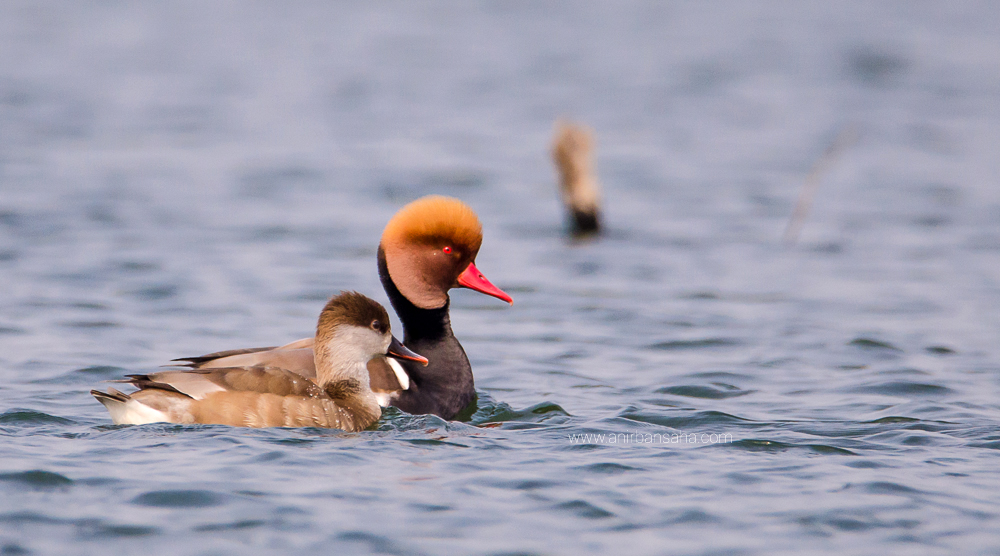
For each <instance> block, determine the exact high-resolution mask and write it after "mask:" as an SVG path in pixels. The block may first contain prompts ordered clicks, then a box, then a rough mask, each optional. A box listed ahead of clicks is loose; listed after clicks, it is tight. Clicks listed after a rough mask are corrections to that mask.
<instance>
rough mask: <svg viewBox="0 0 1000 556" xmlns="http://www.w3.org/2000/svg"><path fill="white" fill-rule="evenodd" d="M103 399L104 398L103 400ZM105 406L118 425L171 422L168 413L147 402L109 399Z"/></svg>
mask: <svg viewBox="0 0 1000 556" xmlns="http://www.w3.org/2000/svg"><path fill="white" fill-rule="evenodd" d="M102 401H103V400H102ZM108 401H109V402H110V403H105V404H104V407H106V408H108V413H110V414H111V420H112V421H114V423H115V424H116V425H147V424H149V423H169V422H170V420H169V419H167V415H166V414H165V413H163V412H162V411H157V410H155V409H153V408H152V407H149V406H148V405H146V404H143V403H140V402H137V401H135V400H129V401H127V402H125V403H122V402H119V401H116V400H108Z"/></svg>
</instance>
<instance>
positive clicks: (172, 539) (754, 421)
mask: <svg viewBox="0 0 1000 556" xmlns="http://www.w3.org/2000/svg"><path fill="white" fill-rule="evenodd" d="M998 29H1000V8H998V7H997V5H996V4H994V3H990V2H948V3H943V2H899V3H885V2H880V3H866V2H833V3H823V2H670V3H667V2H648V3H647V2H614V3H611V2H567V3H547V2H546V3H537V2H504V3H489V2H444V3H437V2H407V3H402V2H398V3H393V2H390V3H318V2H317V3H308V2H307V3H208V4H205V3H199V2H190V3H169V4H166V3H165V4H158V3H156V4H154V3H149V4H129V3H108V2H97V3H73V4H58V3H35V2H7V3H4V4H3V5H2V6H0V285H2V286H3V288H2V293H0V373H2V379H3V380H2V381H0V433H2V438H3V441H2V443H0V501H2V507H0V553H3V554H111V553H119V554H140V553H141V554H257V553H274V554H289V553H293V552H294V553H302V554H332V553H366V552H378V553H386V554H500V553H528V554H580V553H608V554H611V553H616V554H762V555H763V554H802V553H810V552H814V553H830V554H872V553H878V554H929V553H942V554H958V553H962V554H977V553H978V554H991V553H996V552H997V551H998V550H1000V534H998V532H997V531H998V526H1000V494H998V487H1000V481H998V478H997V473H996V469H997V465H998V461H1000V460H998V455H1000V452H998V450H1000V403H998V399H1000V398H998V393H1000V342H998V340H1000V156H997V154H998V152H1000V149H998V147H1000V102H998V99H1000V31H998ZM559 117H569V118H573V119H576V120H579V121H582V122H584V123H586V124H588V125H590V126H591V127H593V128H594V130H595V133H596V137H597V141H598V151H597V154H598V157H597V167H598V171H599V175H600V179H601V182H602V183H603V186H604V196H605V200H606V203H605V210H606V221H607V224H608V227H607V231H606V233H605V234H604V235H603V236H602V237H601V238H599V239H597V240H594V241H586V242H574V241H571V240H568V239H567V238H566V236H565V233H564V223H563V214H562V211H561V208H560V206H559V205H558V202H557V195H556V189H555V176H554V172H553V169H552V167H551V163H550V161H549V158H548V148H549V140H550V137H551V134H552V131H553V124H554V122H555V120H556V119H557V118H559ZM845 129H851V130H854V132H855V133H856V137H857V140H856V141H854V142H853V143H852V144H851V145H850V146H848V147H847V148H845V149H844V150H843V151H841V152H840V153H839V154H838V155H837V156H836V157H834V160H832V161H831V162H830V164H829V165H828V166H827V169H826V170H825V171H824V172H823V173H822V176H821V179H820V186H819V189H818V194H817V196H816V198H815V201H814V204H813V207H812V211H811V213H810V214H809V216H808V218H807V220H806V221H805V223H804V227H803V231H802V235H801V238H800V239H799V241H798V242H797V243H796V244H794V245H791V246H786V245H785V244H783V243H782V241H781V237H782V233H783V232H784V230H785V226H786V224H787V222H788V218H789V215H790V214H791V212H792V208H793V206H794V204H795V202H796V199H797V197H798V195H799V191H800V190H801V188H802V185H803V183H804V182H805V180H806V176H807V175H808V174H809V172H810V170H811V168H813V166H814V165H815V164H816V163H817V161H818V160H819V159H820V157H821V155H822V153H823V152H824V150H825V149H827V147H828V146H829V145H830V144H831V143H833V142H834V141H835V138H836V137H837V136H838V134H841V133H843V131H844V130H845ZM431 193H438V194H446V195H452V196H455V197H459V198H461V199H463V200H464V201H466V202H467V203H469V204H470V205H471V206H473V207H474V208H475V209H476V210H477V211H478V213H479V215H480V217H481V219H482V221H483V224H484V231H485V241H484V245H483V248H482V251H481V252H480V256H479V258H478V260H477V265H478V266H479V267H480V268H481V269H482V270H483V271H484V273H485V274H486V275H487V276H488V277H489V278H490V279H491V280H492V281H493V282H494V283H495V284H497V285H498V286H500V287H501V288H503V289H505V290H506V291H507V292H508V293H510V294H511V295H512V296H513V297H514V299H515V303H514V305H513V306H512V307H507V306H506V305H505V304H503V303H502V302H499V301H497V300H495V299H492V298H488V297H486V296H482V295H478V294H476V293H473V292H469V291H457V292H454V294H453V296H452V318H453V324H454V328H455V331H456V333H457V335H458V336H459V338H460V339H461V341H462V342H463V344H464V346H465V349H466V351H467V352H468V354H469V356H470V359H471V360H472V363H473V366H474V369H475V374H476V384H477V387H478V390H479V393H480V399H479V405H478V411H477V412H476V413H475V414H474V415H473V416H471V418H469V419H468V420H467V421H464V422H445V421H442V420H441V419H438V418H436V417H430V416H411V415H406V414H403V413H401V412H399V411H396V410H389V411H388V412H387V413H386V414H385V415H384V417H383V418H382V420H381V421H380V422H379V423H378V425H377V426H376V427H374V428H373V429H372V430H369V431H365V432H362V433H356V434H345V433H342V432H339V431H328V430H318V429H265V430H250V429H234V428H227V427H222V426H178V425H169V424H159V425H144V426H114V425H111V422H110V419H109V417H108V415H107V413H106V411H105V410H104V408H103V407H102V406H101V405H100V404H98V403H97V402H96V401H94V399H93V398H92V397H91V396H90V395H89V394H88V391H89V390H90V389H91V388H103V387H106V386H107V385H106V384H105V383H104V382H103V381H106V380H112V379H115V378H119V377H121V376H122V375H124V374H127V373H142V372H147V371H152V370H154V369H156V368H158V366H160V365H163V364H165V363H166V362H168V361H169V360H170V359H173V358H175V357H181V356H190V355H197V354H201V353H207V352H211V351H215V350H219V349H226V348H235V347H246V346H255V345H273V344H277V343H283V342H286V341H291V340H294V339H297V338H301V337H305V336H308V335H310V334H311V332H312V330H313V327H314V325H315V319H316V317H317V315H318V313H319V309H320V308H321V307H322V304H323V302H324V301H325V300H326V299H327V298H328V297H329V296H330V295H332V294H334V293H336V292H338V291H340V290H342V289H355V290H358V291H361V292H363V293H366V294H368V295H370V296H372V297H374V298H376V299H378V300H380V301H382V302H383V303H385V302H386V299H385V296H384V294H383V293H382V291H381V287H380V285H379V282H378V277H377V273H376V264H375V248H376V246H377V243H378V238H379V236H380V233H381V229H382V227H383V226H384V224H385V222H386V221H387V220H388V219H389V218H390V217H391V216H392V214H393V213H394V212H395V211H396V210H398V209H399V208H400V207H401V206H402V205H404V204H405V203H406V202H408V201H410V200H412V199H415V198H417V197H419V196H422V195H425V194H431ZM394 328H395V330H396V331H397V333H398V332H400V329H399V326H398V322H394ZM581 435H588V436H586V437H583V436H581ZM602 435H603V436H602Z"/></svg>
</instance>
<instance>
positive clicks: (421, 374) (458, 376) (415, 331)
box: [378, 246, 476, 419]
mask: <svg viewBox="0 0 1000 556" xmlns="http://www.w3.org/2000/svg"><path fill="white" fill-rule="evenodd" d="M378 275H379V278H381V280H382V287H383V288H385V293H386V295H388V296H389V302H390V303H392V307H393V309H395V310H396V314H397V315H398V316H399V320H400V321H401V322H402V323H403V343H404V344H406V346H407V347H408V348H410V349H412V350H413V351H416V352H417V353H419V354H420V355H423V356H424V357H426V358H427V359H428V360H429V361H430V363H429V364H428V365H427V366H426V367H424V366H422V365H420V364H419V363H415V362H413V361H401V362H400V363H401V364H402V365H403V367H404V368H405V369H406V374H407V375H409V377H410V388H409V390H403V391H401V392H398V393H397V394H395V395H394V396H393V398H392V405H394V406H396V407H398V408H400V409H402V410H403V411H406V412H408V413H413V414H421V413H433V414H435V415H438V416H439V417H442V418H444V419H452V418H454V417H455V415H457V414H458V413H459V412H460V411H462V410H463V409H464V408H466V407H467V406H469V404H470V403H472V401H473V400H475V399H476V385H475V383H474V381H473V378H472V366H471V365H470V364H469V358H468V356H466V354H465V350H464V349H462V344H460V343H458V339H457V338H455V335H454V334H453V333H452V331H451V317H450V316H449V315H448V306H449V304H450V300H448V301H445V303H444V306H443V307H440V308H438V309H421V308H420V307H417V306H416V305H414V304H413V303H412V302H410V300H409V299H406V297H404V296H403V294H402V293H400V291H399V288H397V287H396V284H395V283H394V282H393V281H392V278H391V277H390V276H389V267H388V265H387V264H386V262H385V251H383V250H382V247H381V246H379V249H378Z"/></svg>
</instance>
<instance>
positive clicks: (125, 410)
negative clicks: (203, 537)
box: [90, 292, 427, 431]
mask: <svg viewBox="0 0 1000 556" xmlns="http://www.w3.org/2000/svg"><path fill="white" fill-rule="evenodd" d="M314 345H315V346H316V348H317V349H316V350H315V363H314V366H315V369H316V381H315V382H314V381H312V380H309V379H307V378H305V377H303V376H302V375H300V374H297V373H294V372H290V371H287V370H284V369H281V368H278V367H266V366H253V367H225V368H213V369H196V370H172V371H162V372H157V373H151V374H148V375H131V376H129V377H128V378H127V379H125V380H122V381H120V382H127V383H129V384H132V385H133V386H135V387H137V388H139V390H138V391H137V392H133V393H131V394H124V393H122V392H119V391H117V390H115V389H113V388H109V389H108V392H100V391H97V390H91V391H90V393H91V394H93V395H94V397H96V398H97V401H99V402H101V403H102V404H104V406H105V407H106V408H107V409H108V411H109V412H110V413H111V418H112V420H113V421H114V422H115V423H116V424H144V423H155V422H170V423H184V424H191V423H204V424H219V425H231V426H236V427H328V428H336V429H343V430H345V431H359V430H363V429H365V428H367V427H368V426H370V425H371V424H372V423H374V422H375V421H377V420H378V418H379V417H380V416H381V414H382V411H381V408H380V407H379V404H378V401H377V400H376V397H375V394H374V392H372V390H371V385H370V382H369V373H368V368H367V366H368V364H369V362H370V361H373V360H376V361H377V360H379V359H382V358H384V357H385V356H386V355H390V356H393V357H400V358H403V359H407V360H410V361H416V362H420V363H422V364H424V365H426V364H427V359H425V358H423V357H421V356H419V355H417V354H415V353H413V352H412V351H410V350H408V349H406V348H405V347H404V346H402V345H401V344H400V343H399V342H398V341H396V339H395V338H393V336H392V333H391V332H390V330H389V315H388V314H387V313H386V311H385V308H384V307H382V306H381V305H380V304H378V303H377V302H375V301H373V300H371V299H369V298H367V297H365V296H363V295H361V294H359V293H355V292H345V293H341V294H340V295H338V296H336V297H334V298H333V299H331V300H330V301H329V302H328V303H327V304H326V307H324V309H323V312H322V313H321V314H320V317H319V324H318V325H317V327H316V337H315V339H314Z"/></svg>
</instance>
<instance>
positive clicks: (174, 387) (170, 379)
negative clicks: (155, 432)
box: [127, 367, 323, 400]
mask: <svg viewBox="0 0 1000 556" xmlns="http://www.w3.org/2000/svg"><path fill="white" fill-rule="evenodd" d="M127 382H129V383H131V384H132V385H133V386H135V387H136V388H139V389H140V390H145V389H149V388H157V389H160V390H171V391H174V392H179V393H182V394H184V395H187V396H190V397H192V398H194V399H198V400H200V399H204V398H206V397H208V396H209V395H210V394H214V393H218V392H257V393H261V394H274V395H277V396H306V397H317V396H322V395H323V392H322V390H321V389H320V388H319V386H317V385H316V383H314V382H313V381H311V380H309V379H307V378H305V377H303V376H301V375H298V374H296V373H293V372H290V371H286V370H284V369H279V368H277V367H230V368H222V369H192V370H187V371H160V372H156V373H150V374H148V375H131V376H129V377H128V380H127Z"/></svg>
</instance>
